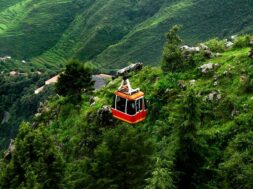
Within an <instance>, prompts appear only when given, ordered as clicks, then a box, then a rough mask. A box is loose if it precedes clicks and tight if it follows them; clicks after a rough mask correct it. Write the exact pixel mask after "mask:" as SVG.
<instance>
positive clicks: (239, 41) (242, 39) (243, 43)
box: [233, 35, 251, 49]
mask: <svg viewBox="0 0 253 189" xmlns="http://www.w3.org/2000/svg"><path fill="white" fill-rule="evenodd" d="M250 38H251V37H250V35H242V36H238V37H236V38H235V42H234V46H233V48H235V49H236V48H243V47H249V46H250Z"/></svg>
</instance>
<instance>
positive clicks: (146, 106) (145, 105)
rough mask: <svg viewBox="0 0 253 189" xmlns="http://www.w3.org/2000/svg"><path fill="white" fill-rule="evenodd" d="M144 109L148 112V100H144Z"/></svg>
mask: <svg viewBox="0 0 253 189" xmlns="http://www.w3.org/2000/svg"><path fill="white" fill-rule="evenodd" d="M144 109H145V110H147V109H148V102H147V100H146V99H144Z"/></svg>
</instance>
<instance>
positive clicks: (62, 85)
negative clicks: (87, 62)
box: [56, 61, 94, 102]
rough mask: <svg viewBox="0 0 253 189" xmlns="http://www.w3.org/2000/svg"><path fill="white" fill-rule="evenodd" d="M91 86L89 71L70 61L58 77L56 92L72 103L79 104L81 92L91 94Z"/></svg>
mask: <svg viewBox="0 0 253 189" xmlns="http://www.w3.org/2000/svg"><path fill="white" fill-rule="evenodd" d="M93 85H94V81H92V72H91V69H90V68H89V67H86V66H84V65H83V64H82V63H80V62H78V61H71V62H69V63H68V64H67V65H66V69H65V71H64V72H63V73H61V74H60V76H59V80H58V82H57V83H56V92H57V93H58V94H59V95H62V96H68V97H70V98H71V99H72V100H73V101H74V102H79V101H80V100H81V94H82V92H85V93H87V94H89V93H91V92H92V91H93Z"/></svg>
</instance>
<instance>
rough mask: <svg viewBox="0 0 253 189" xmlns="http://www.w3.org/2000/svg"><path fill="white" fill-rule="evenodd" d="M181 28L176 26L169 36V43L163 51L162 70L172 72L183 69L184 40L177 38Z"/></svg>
mask: <svg viewBox="0 0 253 189" xmlns="http://www.w3.org/2000/svg"><path fill="white" fill-rule="evenodd" d="M179 29H180V27H179V26H174V27H173V28H172V29H171V30H170V32H169V33H168V34H167V40H168V42H167V43H166V44H165V47H164V50H163V60H162V70H163V71H164V72H169V71H170V72H172V71H176V70H180V69H182V68H183V56H182V53H181V51H180V45H181V43H182V40H181V39H180V38H179V37H178V36H177V32H178V30H179Z"/></svg>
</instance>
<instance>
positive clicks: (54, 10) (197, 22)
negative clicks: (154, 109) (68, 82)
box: [0, 0, 253, 71]
mask: <svg viewBox="0 0 253 189" xmlns="http://www.w3.org/2000/svg"><path fill="white" fill-rule="evenodd" d="M252 10H253V4H252V3H251V1H249V0H245V1H241V0H231V1H225V0H222V1H218V0H206V1H202V0H179V1H174V0H157V1H155V2H154V1H153V0H127V1H126V0H124V1H123V0H107V1H105V0H97V1H92V0H54V1H50V0H33V1H32V0H21V1H18V0H9V1H7V0H2V1H1V2H0V56H4V55H11V56H13V57H15V58H17V59H20V60H21V59H25V60H30V61H31V62H32V64H33V65H35V66H36V65H43V66H44V67H45V68H47V69H56V68H59V67H60V66H61V65H62V64H64V63H65V62H66V61H67V60H68V59H73V58H75V59H80V60H82V61H83V62H89V63H91V64H93V65H96V66H97V67H98V68H100V69H102V70H103V71H110V70H113V69H117V68H119V67H122V66H123V65H126V64H128V63H129V62H136V61H142V62H144V63H146V64H157V63H158V62H159V61H160V52H161V50H162V47H163V43H164V39H165V37H164V35H165V33H166V32H167V31H168V30H169V28H170V27H171V26H172V25H174V24H181V25H182V26H183V28H184V30H183V33H181V36H182V38H183V39H184V41H185V43H189V44H194V43H197V42H199V41H205V40H207V39H209V38H213V37H217V36H218V37H221V38H224V37H228V36H230V35H234V34H238V33H252V31H253V19H252V17H253V11H252Z"/></svg>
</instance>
